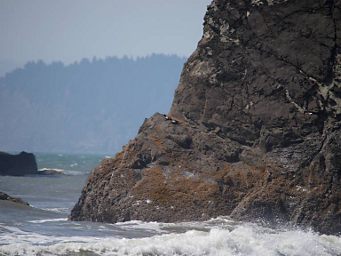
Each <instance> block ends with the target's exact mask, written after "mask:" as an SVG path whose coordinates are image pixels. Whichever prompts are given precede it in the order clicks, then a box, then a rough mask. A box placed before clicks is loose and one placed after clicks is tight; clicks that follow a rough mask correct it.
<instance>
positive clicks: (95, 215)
mask: <svg viewBox="0 0 341 256" xmlns="http://www.w3.org/2000/svg"><path fill="white" fill-rule="evenodd" d="M340 47H341V1H340V0H334V1H333V0H327V1H322V0H277V1H276V0H272V1H270V0H268V1H265V0H252V1H250V0H249V1H247V0H214V1H213V2H212V4H211V5H210V6H209V7H208V11H207V14H206V16H205V23H204V34H203V37H202V39H201V40H200V42H199V44H198V48H197V50H196V51H195V52H194V53H193V54H192V56H191V57H190V58H189V60H188V61H187V63H186V64H185V66H184V69H183V72H182V75H181V79H180V84H179V87H178V89H177V91H176V94H175V98H174V101H173V105H172V108H171V111H170V113H169V116H170V117H171V118H173V119H174V120H177V121H178V123H176V124H173V123H172V122H171V121H170V120H166V118H165V117H164V116H162V115H161V114H155V115H154V116H153V117H151V118H150V119H148V120H146V121H145V122H144V124H143V125H142V127H141V128H140V130H139V133H138V135H137V137H136V138H135V139H134V140H132V141H130V143H129V144H128V145H127V146H126V147H125V148H124V149H123V151H122V152H120V153H118V154H117V155H116V156H115V158H113V159H108V160H104V161H103V162H102V164H101V165H100V166H98V167H97V168H96V169H95V170H94V172H93V173H92V174H91V175H90V177H89V179H88V182H87V184H86V186H85V187H84V189H83V191H82V195H81V197H80V199H79V202H78V203H77V204H76V206H75V207H74V209H73V210H72V213H71V219H73V220H93V221H105V222H117V221H126V220H131V219H140V220H146V221H184V220H203V219H208V218H211V217H215V216H218V215H230V216H232V217H233V218H236V219H241V220H256V219H266V220H268V221H273V222H278V221H284V222H287V221H290V222H291V223H293V224H298V225H305V226H306V225H309V226H313V227H314V228H316V229H317V230H319V231H321V232H325V233H337V232H340V231H341V189H340V188H341V130H340V126H341V49H340Z"/></svg>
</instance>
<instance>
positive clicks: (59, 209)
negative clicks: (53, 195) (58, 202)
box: [41, 207, 70, 213]
mask: <svg viewBox="0 0 341 256" xmlns="http://www.w3.org/2000/svg"><path fill="white" fill-rule="evenodd" d="M41 210H44V211H49V212H57V213H67V212H69V211H70V209H69V208H66V207H61V208H41Z"/></svg>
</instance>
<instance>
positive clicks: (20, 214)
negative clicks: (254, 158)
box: [0, 154, 341, 256]
mask: <svg viewBox="0 0 341 256" xmlns="http://www.w3.org/2000/svg"><path fill="white" fill-rule="evenodd" d="M104 157H105V156H95V155H63V154H59V155H58V154H56V155H51V154H38V155H37V160H38V165H39V168H41V169H43V168H53V169H60V171H61V172H64V173H65V175H60V176H26V177H9V176H0V191H3V192H6V193H8V194H10V195H13V196H19V197H21V198H23V199H24V200H26V201H27V202H29V203H30V204H31V206H32V207H27V206H23V205H17V204H14V203H11V202H5V201H0V256H3V255H6V256H7V255H11V256H12V255H25V256H26V255H27V256H31V255H32V256H33V255H35V256H45V255H46V256H52V255H63V256H66V255H71V256H78V255H82V256H99V255H107V256H111V255H148V256H152V255H183V256H185V255H186V256H190V255H193V256H195V255H202V256H203V255H212V256H213V255H226V256H230V255H231V256H232V255H233V256H244V255H245V256H253V255H254V256H258V255H259V256H268V255H269V256H272V255H274V256H275V255H276V256H284V255H288V256H289V255H292V256H312V255H316V256H327V255H333V256H334V255H335V256H336V255H341V237H339V236H330V235H322V234H318V233H316V232H313V231H312V230H309V229H308V230H301V229H298V228H293V227H283V226H282V227H276V228H270V227H267V226H263V225H259V224H255V223H246V222H236V221H233V220H231V219H229V218H228V217H219V218H216V219H211V220H208V221H204V222H183V223H158V222H148V223H147V222H142V221H130V222H125V223H116V224H106V223H92V222H73V221H68V215H69V213H70V210H71V208H72V207H73V205H74V204H75V202H76V201H77V200H78V197H79V195H80V191H81V189H82V187H83V185H84V183H85V181H86V178H87V176H88V174H89V173H90V171H91V169H92V168H93V167H94V166H96V165H97V164H98V163H99V161H100V159H102V158H104Z"/></svg>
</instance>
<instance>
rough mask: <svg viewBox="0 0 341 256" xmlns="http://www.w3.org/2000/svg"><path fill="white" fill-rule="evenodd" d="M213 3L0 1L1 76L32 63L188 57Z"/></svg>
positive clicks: (189, 0)
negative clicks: (152, 56) (125, 57)
mask: <svg viewBox="0 0 341 256" xmlns="http://www.w3.org/2000/svg"><path fill="white" fill-rule="evenodd" d="M210 2H211V0H0V37H1V40H0V75H1V74H2V73H3V72H4V71H6V69H10V68H12V67H14V66H16V65H22V64H23V63H25V62H27V61H30V60H37V59H42V60H44V61H47V62H50V61H54V60H62V61H64V62H66V63H70V62H73V61H75V60H79V59H81V58H83V57H90V58H91V57H93V56H97V57H105V56H122V55H128V56H144V55H147V54H151V53H167V54H173V53H174V54H178V55H181V56H187V55H189V54H190V53H191V52H192V51H193V50H194V49H195V47H196V44H197V42H198V40H199V39H200V37H201V34H202V23H203V16H204V14H205V11H206V7H207V5H208V4H209V3H210Z"/></svg>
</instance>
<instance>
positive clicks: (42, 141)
mask: <svg viewBox="0 0 341 256" xmlns="http://www.w3.org/2000/svg"><path fill="white" fill-rule="evenodd" d="M184 62H185V59H184V58H180V57H177V56H166V55H151V56H149V57H144V58H138V59H135V60H134V59H129V58H107V59H104V60H100V59H92V60H88V59H83V60H82V61H80V62H78V63H74V64H71V65H63V64H62V63H60V62H55V63H52V64H45V63H44V62H42V61H38V62H30V63H28V64H26V65H25V66H24V68H20V69H16V70H14V71H13V72H11V73H8V74H6V76H5V77H3V78H0V120H1V122H0V150H5V151H17V150H29V151H35V152H84V153H86V152H89V153H90V152H91V153H95V152H101V153H111V152H113V153H114V152H115V151H117V150H120V149H121V146H122V145H123V144H125V143H127V142H128V139H129V138H132V137H134V135H135V134H136V132H137V129H138V127H139V126H140V125H141V123H142V122H143V120H144V118H145V117H148V116H150V115H152V114H153V113H154V112H167V111H168V110H169V107H170V104H171V101H172V98H173V95H174V91H175V88H176V86H177V84H178V80H179V76H180V72H181V70H182V67H183V63H184Z"/></svg>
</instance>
